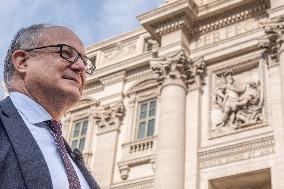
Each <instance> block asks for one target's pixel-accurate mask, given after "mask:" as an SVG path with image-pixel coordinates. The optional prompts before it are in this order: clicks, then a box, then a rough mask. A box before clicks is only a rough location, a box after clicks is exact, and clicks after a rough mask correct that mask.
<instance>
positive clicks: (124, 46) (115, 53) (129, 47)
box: [102, 39, 137, 64]
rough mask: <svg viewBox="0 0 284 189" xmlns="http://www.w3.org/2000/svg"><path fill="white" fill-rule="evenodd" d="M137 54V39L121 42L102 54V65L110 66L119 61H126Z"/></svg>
mask: <svg viewBox="0 0 284 189" xmlns="http://www.w3.org/2000/svg"><path fill="white" fill-rule="evenodd" d="M136 52H137V39H135V40H132V41H128V42H122V41H119V42H118V43H116V44H115V46H114V47H111V48H109V49H106V50H104V51H103V52H102V54H103V62H102V64H109V62H113V61H116V60H118V59H122V58H123V59H124V58H125V57H129V56H130V55H133V54H134V53H136Z"/></svg>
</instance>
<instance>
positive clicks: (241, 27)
mask: <svg viewBox="0 0 284 189" xmlns="http://www.w3.org/2000/svg"><path fill="white" fill-rule="evenodd" d="M258 27H259V23H258V22H257V21H255V20H253V19H250V20H246V21H243V22H239V23H236V24H233V25H230V26H227V27H224V28H221V29H219V30H214V31H212V32H209V33H206V34H204V35H201V36H200V37H199V38H198V39H197V41H195V42H194V43H193V44H194V45H193V48H195V49H197V48H201V47H204V46H207V45H210V44H213V43H216V42H219V41H223V40H226V39H229V38H231V37H234V36H237V35H239V34H243V33H246V32H249V31H252V30H254V29H256V28H258Z"/></svg>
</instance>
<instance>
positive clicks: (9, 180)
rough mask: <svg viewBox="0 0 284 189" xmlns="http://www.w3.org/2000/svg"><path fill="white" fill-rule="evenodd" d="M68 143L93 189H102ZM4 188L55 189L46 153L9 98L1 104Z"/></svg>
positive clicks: (0, 178) (0, 155) (0, 160)
mask: <svg viewBox="0 0 284 189" xmlns="http://www.w3.org/2000/svg"><path fill="white" fill-rule="evenodd" d="M65 144H66V148H67V151H68V153H69V154H70V156H71V157H72V159H73V160H74V162H75V163H76V164H77V165H78V167H79V169H80V170H81V172H82V174H83V175H84V176H85V178H86V180H87V182H88V183H89V185H90V187H91V189H99V186H98V185H97V183H96V181H95V180H94V179H93V177H92V176H91V174H90V173H89V171H88V170H87V168H86V167H85V165H84V162H83V160H82V158H80V157H79V156H78V153H73V152H72V150H71V148H70V147H69V146H68V144H67V143H65ZM0 188H1V189H52V188H53V187H52V181H51V176H50V173H49V170H48V167H47V164H46V162H45V159H44V157H43V154H42V152H41V150H40V148H39V146H38V145H37V143H36V141H35V139H34V138H33V136H32V134H31V133H30V131H29V129H28V128H27V126H26V125H25V123H24V121H23V120H22V118H21V116H20V115H19V114H18V112H17V110H16V108H15V106H14V105H13V103H12V101H11V99H10V98H9V97H7V98H5V99H4V100H2V101H1V102H0Z"/></svg>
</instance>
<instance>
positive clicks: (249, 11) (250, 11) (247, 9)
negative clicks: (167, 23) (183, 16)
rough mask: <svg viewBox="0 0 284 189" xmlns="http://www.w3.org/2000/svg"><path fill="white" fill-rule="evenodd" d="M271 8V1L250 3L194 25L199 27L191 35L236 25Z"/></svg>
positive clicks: (262, 0)
mask: <svg viewBox="0 0 284 189" xmlns="http://www.w3.org/2000/svg"><path fill="white" fill-rule="evenodd" d="M268 8H269V1H266V0H259V1H258V2H257V4H256V2H252V3H248V4H247V5H245V6H244V7H240V8H237V9H235V10H233V11H234V12H232V11H228V12H226V13H222V14H220V15H217V16H215V17H211V18H209V19H204V20H201V21H200V22H199V23H198V22H197V23H194V25H195V26H196V25H197V27H194V28H192V32H191V35H196V34H204V33H207V32H210V31H213V30H217V29H220V28H223V27H226V26H229V25H232V24H234V23H237V22H240V21H243V20H247V19H249V18H253V17H255V16H256V15H259V14H263V13H264V11H265V10H266V9H268Z"/></svg>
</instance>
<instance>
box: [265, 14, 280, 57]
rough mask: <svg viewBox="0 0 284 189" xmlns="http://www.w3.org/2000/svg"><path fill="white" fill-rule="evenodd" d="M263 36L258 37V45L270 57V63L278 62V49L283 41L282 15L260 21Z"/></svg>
mask: <svg viewBox="0 0 284 189" xmlns="http://www.w3.org/2000/svg"><path fill="white" fill-rule="evenodd" d="M261 25H262V27H263V29H264V32H265V34H266V36H265V38H261V39H259V47H261V48H264V49H265V50H266V52H267V53H268V55H269V57H270V63H276V62H278V56H279V50H280V47H281V45H282V43H283V41H284V36H283V35H284V16H280V17H278V18H276V19H273V20H267V21H263V22H262V23H261Z"/></svg>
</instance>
